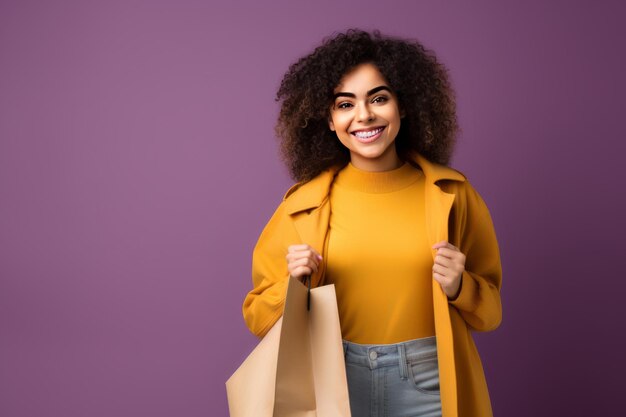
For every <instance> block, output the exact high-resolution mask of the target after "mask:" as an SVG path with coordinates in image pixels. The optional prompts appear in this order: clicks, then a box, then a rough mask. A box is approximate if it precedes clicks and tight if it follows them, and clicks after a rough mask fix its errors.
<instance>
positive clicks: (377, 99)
mask: <svg viewBox="0 0 626 417" xmlns="http://www.w3.org/2000/svg"><path fill="white" fill-rule="evenodd" d="M387 101H389V98H388V97H387V96H376V97H374V99H373V100H372V103H385V102H387Z"/></svg>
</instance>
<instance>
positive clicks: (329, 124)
mask: <svg viewBox="0 0 626 417" xmlns="http://www.w3.org/2000/svg"><path fill="white" fill-rule="evenodd" d="M328 127H329V128H330V130H332V131H333V132H334V131H335V124H334V123H333V119H331V118H330V117H329V118H328Z"/></svg>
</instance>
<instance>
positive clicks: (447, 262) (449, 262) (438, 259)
mask: <svg viewBox="0 0 626 417" xmlns="http://www.w3.org/2000/svg"><path fill="white" fill-rule="evenodd" d="M435 265H441V266H445V267H446V268H451V267H452V266H453V265H454V260H453V259H451V258H447V257H445V256H440V255H437V256H435Z"/></svg>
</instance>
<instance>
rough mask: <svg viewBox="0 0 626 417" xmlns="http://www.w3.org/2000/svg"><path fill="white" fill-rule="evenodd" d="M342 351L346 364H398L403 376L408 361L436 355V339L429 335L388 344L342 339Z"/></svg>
mask: <svg viewBox="0 0 626 417" xmlns="http://www.w3.org/2000/svg"><path fill="white" fill-rule="evenodd" d="M343 352H344V355H345V358H346V363H347V364H354V365H360V366H365V367H369V368H370V369H375V368H380V367H384V366H395V365H399V366H400V374H401V376H402V377H405V376H406V372H407V363H408V362H409V361H414V360H419V359H422V358H424V359H425V358H432V357H433V356H435V357H436V356H437V339H436V337H435V336H430V337H423V338H420V339H414V340H407V341H405V342H400V343H394V344H389V345H362V344H358V343H353V342H348V341H346V340H344V341H343Z"/></svg>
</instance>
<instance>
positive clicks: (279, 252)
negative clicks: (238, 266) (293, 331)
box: [243, 201, 299, 337]
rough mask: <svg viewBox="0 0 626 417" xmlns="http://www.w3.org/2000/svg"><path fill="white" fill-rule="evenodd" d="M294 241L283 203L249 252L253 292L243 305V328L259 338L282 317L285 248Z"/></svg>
mask: <svg viewBox="0 0 626 417" xmlns="http://www.w3.org/2000/svg"><path fill="white" fill-rule="evenodd" d="M298 241H299V239H298V237H297V233H296V231H295V228H294V227H293V223H292V222H291V219H290V218H289V216H288V215H287V214H286V213H285V208H284V201H283V203H281V204H280V206H278V208H277V209H276V211H275V212H274V215H273V216H272V218H271V219H270V220H269V222H268V223H267V225H266V226H265V228H264V229H263V232H261V235H260V237H259V239H258V241H257V244H256V246H255V248H254V251H253V253H252V285H253V289H252V291H250V292H249V293H248V294H247V296H246V298H245V300H244V302H243V317H244V320H245V322H246V325H247V326H248V328H249V329H250V331H251V332H252V333H254V334H255V335H257V336H259V337H262V336H264V335H265V334H266V333H267V332H268V331H269V329H270V328H271V327H272V326H273V325H274V323H276V321H277V320H278V319H279V318H280V316H281V315H282V314H283V308H284V304H285V295H286V292H287V283H288V278H289V271H288V270H287V260H286V255H287V248H288V246H289V245H291V244H294V243H298Z"/></svg>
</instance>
